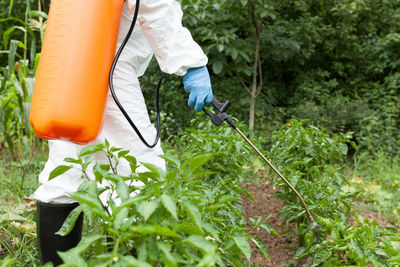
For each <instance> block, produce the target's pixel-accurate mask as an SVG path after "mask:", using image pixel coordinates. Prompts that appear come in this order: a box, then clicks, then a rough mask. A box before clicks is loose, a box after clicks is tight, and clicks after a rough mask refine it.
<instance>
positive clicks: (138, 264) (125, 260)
mask: <svg viewBox="0 0 400 267" xmlns="http://www.w3.org/2000/svg"><path fill="white" fill-rule="evenodd" d="M118 263H121V264H120V266H130V267H151V264H149V263H147V262H145V261H141V260H137V259H135V258H134V257H132V256H124V257H122V258H121V261H119V262H118ZM113 266H114V265H113Z"/></svg>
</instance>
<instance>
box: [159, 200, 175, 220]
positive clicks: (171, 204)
mask: <svg viewBox="0 0 400 267" xmlns="http://www.w3.org/2000/svg"><path fill="white" fill-rule="evenodd" d="M161 203H162V204H163V206H164V207H165V208H166V209H167V210H168V212H169V213H171V215H172V216H174V218H175V220H178V212H177V207H176V201H175V199H174V198H173V197H171V196H169V195H162V196H161Z"/></svg>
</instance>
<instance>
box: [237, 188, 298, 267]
mask: <svg viewBox="0 0 400 267" xmlns="http://www.w3.org/2000/svg"><path fill="white" fill-rule="evenodd" d="M246 187H247V189H248V190H249V191H250V192H251V193H252V194H253V196H254V198H255V200H256V202H254V201H252V200H251V199H250V198H249V197H248V196H242V199H243V206H244V209H245V212H246V213H245V217H246V220H247V228H248V229H252V224H251V222H250V220H249V218H255V217H257V216H263V217H267V216H268V215H269V214H272V217H271V218H269V219H268V220H267V223H268V224H269V225H270V226H271V227H272V228H274V229H275V230H276V231H277V232H278V233H281V232H283V231H284V230H285V229H281V221H280V219H279V215H278V212H279V211H280V210H281V209H282V208H283V206H284V204H283V202H282V201H280V200H279V199H277V198H274V197H271V194H273V193H274V192H275V191H274V190H273V188H272V186H270V185H268V184H248V185H247V186H246ZM250 234H251V235H254V236H258V237H260V238H261V239H262V240H263V241H264V242H265V244H266V245H267V248H268V252H269V257H270V262H267V261H266V260H265V259H264V257H263V255H262V254H261V252H260V251H259V250H258V249H257V248H256V246H255V245H254V244H253V243H251V246H252V256H251V257H252V258H251V263H253V264H258V265H259V266H274V267H279V266H290V265H289V263H292V264H294V265H295V266H296V264H295V263H294V260H293V250H292V249H290V248H288V247H296V246H297V240H296V238H295V234H294V232H293V231H292V232H289V233H287V234H284V235H282V236H279V237H275V236H273V235H270V234H268V233H267V232H266V231H265V230H263V229H261V230H258V231H257V230H251V231H250Z"/></svg>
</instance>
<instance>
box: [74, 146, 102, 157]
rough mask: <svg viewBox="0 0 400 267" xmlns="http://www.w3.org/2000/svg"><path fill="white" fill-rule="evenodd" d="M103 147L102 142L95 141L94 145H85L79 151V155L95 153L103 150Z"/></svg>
mask: <svg viewBox="0 0 400 267" xmlns="http://www.w3.org/2000/svg"><path fill="white" fill-rule="evenodd" d="M103 149H104V144H102V143H97V144H95V145H88V146H85V147H84V148H83V149H82V150H81V152H80V153H79V156H80V157H83V156H86V155H89V154H93V153H96V152H100V151H103Z"/></svg>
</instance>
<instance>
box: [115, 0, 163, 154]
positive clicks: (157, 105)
mask: <svg viewBox="0 0 400 267" xmlns="http://www.w3.org/2000/svg"><path fill="white" fill-rule="evenodd" d="M139 5H140V0H136V7H135V13H134V16H133V19H132V23H131V26H130V28H129V31H128V33H127V34H126V37H125V39H124V41H123V42H122V44H121V46H120V47H119V49H118V51H117V53H116V55H115V58H114V61H113V63H112V66H111V70H110V75H109V78H108V82H109V86H110V92H111V95H112V97H113V99H114V101H115V103H116V104H117V106H118V108H119V109H120V110H121V112H122V114H123V115H124V117H125V118H126V119H127V121H128V122H129V124H130V125H131V126H132V128H133V130H134V131H135V132H136V134H137V135H138V137H139V138H140V140H141V141H142V142H143V144H145V145H146V146H147V147H150V148H152V147H155V146H156V145H157V143H158V140H159V139H160V132H161V127H160V100H159V93H160V87H161V83H162V80H163V79H164V78H165V76H166V74H165V73H163V74H162V75H161V77H160V79H159V81H158V84H157V87H156V113H157V135H156V138H155V140H154V142H153V144H149V143H147V141H146V140H145V139H144V137H143V135H142V134H141V132H140V131H139V129H138V128H137V127H136V125H135V124H134V123H133V121H132V119H131V118H130V117H129V115H128V113H127V112H126V111H125V109H124V107H123V106H122V104H121V103H120V102H119V100H118V98H117V95H116V93H115V91H114V85H113V75H114V71H115V67H116V65H117V62H118V59H119V57H120V56H121V54H122V51H123V50H124V48H125V46H126V44H127V43H128V41H129V38H130V37H131V35H132V32H133V29H134V28H135V24H136V20H137V17H138V14H139Z"/></svg>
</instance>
